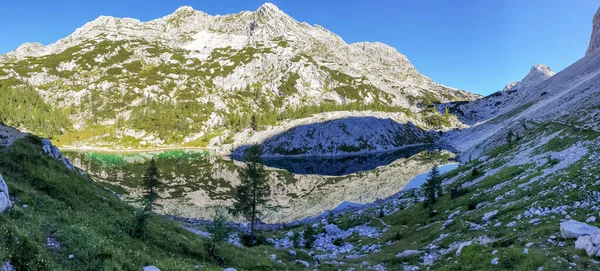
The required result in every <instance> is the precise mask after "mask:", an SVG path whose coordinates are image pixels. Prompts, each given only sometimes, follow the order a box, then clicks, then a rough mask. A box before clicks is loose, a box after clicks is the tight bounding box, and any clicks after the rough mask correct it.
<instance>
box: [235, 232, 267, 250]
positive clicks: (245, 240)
mask: <svg viewBox="0 0 600 271" xmlns="http://www.w3.org/2000/svg"><path fill="white" fill-rule="evenodd" d="M252 239H253V238H252V236H250V235H249V234H244V235H242V238H241V243H242V245H244V246H246V247H254V246H262V245H266V244H268V242H267V238H266V237H264V236H262V235H256V236H255V237H254V242H253V241H252Z"/></svg>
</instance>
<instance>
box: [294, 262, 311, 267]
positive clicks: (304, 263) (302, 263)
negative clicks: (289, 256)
mask: <svg viewBox="0 0 600 271" xmlns="http://www.w3.org/2000/svg"><path fill="white" fill-rule="evenodd" d="M294 262H295V263H299V264H301V265H304V266H305V267H307V268H308V267H309V266H310V264H309V263H308V262H307V261H302V260H295V261H294Z"/></svg>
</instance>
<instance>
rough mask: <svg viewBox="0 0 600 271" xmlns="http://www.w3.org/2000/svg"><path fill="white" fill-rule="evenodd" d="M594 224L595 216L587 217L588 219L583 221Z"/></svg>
mask: <svg viewBox="0 0 600 271" xmlns="http://www.w3.org/2000/svg"><path fill="white" fill-rule="evenodd" d="M594 222H596V217H595V216H590V217H588V219H586V220H585V223H594Z"/></svg>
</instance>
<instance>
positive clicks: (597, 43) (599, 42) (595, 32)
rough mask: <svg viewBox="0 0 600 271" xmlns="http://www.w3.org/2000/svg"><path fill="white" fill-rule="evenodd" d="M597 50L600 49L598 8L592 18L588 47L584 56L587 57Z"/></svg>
mask: <svg viewBox="0 0 600 271" xmlns="http://www.w3.org/2000/svg"><path fill="white" fill-rule="evenodd" d="M598 48H600V8H598V11H597V12H596V16H594V20H593V27H592V37H591V38H590V46H589V47H588V50H587V52H586V53H585V55H586V56H587V55H589V54H590V53H592V52H593V51H595V50H596V49H598Z"/></svg>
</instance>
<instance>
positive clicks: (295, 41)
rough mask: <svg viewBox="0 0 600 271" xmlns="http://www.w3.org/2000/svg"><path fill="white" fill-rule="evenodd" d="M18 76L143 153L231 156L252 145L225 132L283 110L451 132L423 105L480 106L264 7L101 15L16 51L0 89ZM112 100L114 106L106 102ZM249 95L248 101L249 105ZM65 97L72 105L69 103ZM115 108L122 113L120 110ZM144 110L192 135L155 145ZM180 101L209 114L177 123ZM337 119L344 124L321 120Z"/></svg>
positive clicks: (404, 66) (370, 46) (387, 56)
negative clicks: (355, 113) (384, 116)
mask: <svg viewBox="0 0 600 271" xmlns="http://www.w3.org/2000/svg"><path fill="white" fill-rule="evenodd" d="M28 56H33V57H35V58H40V59H31V58H29V59H28ZM16 75H18V77H19V78H21V80H22V81H23V82H22V83H21V82H18V83H19V84H22V85H25V84H30V85H32V86H34V87H40V88H39V91H40V92H42V91H43V93H44V94H48V95H42V96H43V97H45V98H47V102H48V103H50V104H54V105H55V106H56V107H59V108H74V107H77V108H78V109H79V110H80V112H79V113H78V115H77V116H76V117H73V118H71V119H70V121H72V123H73V124H75V122H77V126H76V127H77V128H73V129H86V124H85V121H86V120H87V119H88V118H91V117H93V115H94V114H95V111H93V110H88V108H90V107H92V106H90V107H88V106H86V105H85V104H86V103H89V101H94V102H97V103H98V104H102V105H103V106H101V105H98V107H101V108H102V110H107V112H109V111H110V113H109V114H106V115H104V116H103V118H106V119H105V121H104V123H106V125H111V124H112V123H114V122H115V121H116V120H115V119H116V118H117V117H118V116H123V118H124V119H125V122H126V124H125V126H123V127H131V129H129V130H127V131H125V130H123V133H127V135H125V134H123V135H122V137H123V138H124V137H125V136H133V137H135V138H136V139H139V141H140V144H142V145H144V146H149V145H156V146H162V145H164V144H171V145H173V144H182V143H188V142H194V141H199V140H204V141H203V143H202V144H203V145H205V146H206V145H209V147H212V146H216V147H219V148H220V146H222V145H223V144H221V143H222V142H225V140H226V141H227V142H234V143H233V144H232V145H231V146H226V147H224V148H230V147H236V146H237V145H236V144H238V143H240V144H241V143H245V142H247V141H249V140H252V138H251V137H248V136H246V135H241V136H239V137H235V133H237V132H238V131H239V129H238V130H236V131H235V132H234V131H233V130H232V131H229V130H227V129H224V128H222V127H225V126H227V127H230V126H232V125H231V124H235V125H239V126H240V127H241V128H246V127H245V126H247V125H246V122H247V121H246V119H247V118H248V117H249V116H250V114H264V115H265V117H261V118H262V119H263V120H264V122H265V123H267V116H274V114H281V115H282V116H281V117H285V118H288V119H292V120H293V119H294V118H296V116H295V115H294V116H293V117H288V116H287V112H283V111H284V110H283V109H285V110H292V109H294V110H295V109H302V110H303V109H306V108H310V110H313V109H312V108H316V107H324V109H319V111H321V110H326V111H327V112H334V111H335V112H346V111H348V110H347V109H348V108H351V107H350V106H353V108H361V110H362V108H373V109H376V110H380V109H382V108H388V107H392V108H400V107H401V108H403V109H406V110H407V111H408V110H410V112H411V113H410V115H411V118H412V116H415V117H414V120H413V119H410V120H409V118H405V117H403V116H402V117H399V118H398V119H399V120H401V121H403V122H407V121H412V122H413V123H415V124H418V125H420V126H422V127H428V126H430V127H432V128H436V129H437V128H439V129H448V128H447V127H441V126H440V125H439V124H444V125H446V126H448V127H449V126H451V125H453V124H450V122H443V123H440V122H437V121H436V119H435V118H436V117H434V116H430V115H431V114H436V113H437V114H438V115H439V112H429V111H428V112H423V113H422V114H421V110H422V108H423V104H425V103H431V102H440V103H443V102H449V101H464V100H473V99H475V98H478V95H474V94H471V93H467V92H464V91H461V90H457V89H452V88H449V87H445V86H442V85H439V84H436V83H435V82H434V81H433V80H431V79H430V78H428V77H426V76H424V75H422V74H420V73H419V72H418V71H417V70H416V69H415V67H414V66H413V65H412V64H411V63H410V61H409V60H408V59H407V57H406V56H404V55H402V54H401V53H400V52H398V51H397V50H396V49H395V48H393V47H390V46H388V45H385V44H383V43H379V42H360V43H354V44H347V43H346V42H344V40H343V39H342V38H341V37H339V36H338V35H336V34H335V33H332V32H330V31H329V30H326V29H325V28H323V27H320V26H312V25H310V24H308V23H300V22H298V21H296V20H295V19H294V18H292V17H290V16H289V15H287V14H286V13H284V12H283V11H281V10H280V9H279V8H278V7H277V6H275V5H273V4H271V3H266V4H264V5H262V6H260V7H259V8H258V9H257V10H256V11H243V12H239V13H237V14H227V15H209V14H206V13H203V12H202V11H198V10H194V9H193V8H192V7H189V6H184V7H180V8H178V9H177V10H175V11H174V12H173V13H171V14H169V15H166V16H163V17H161V18H157V19H154V20H151V21H146V22H142V21H140V20H137V19H129V18H123V19H120V18H115V17H111V16H100V17H98V18H97V19H95V20H93V21H91V22H88V23H86V24H85V25H83V26H82V27H80V28H78V29H77V30H75V32H74V33H73V34H71V35H69V36H67V37H65V38H63V39H61V40H59V41H57V42H55V43H54V44H50V45H48V46H42V45H41V44H30V45H24V46H22V48H20V49H19V50H18V51H15V52H12V53H9V54H8V55H7V56H5V57H0V80H2V78H7V77H9V76H16ZM57 82H61V83H60V84H58V83H57ZM41 86H44V89H42V88H41ZM109 90H110V91H109ZM117 93H118V95H122V96H119V98H117V96H114V95H113V94H115V95H117ZM248 93H252V95H251V97H253V99H252V100H247V99H246V97H250V96H248ZM73 96H76V97H77V98H75V99H66V97H73ZM92 96H93V98H92ZM120 97H127V99H128V101H130V102H131V103H129V104H125V103H117V101H118V100H119V99H121V98H120ZM152 100H161V101H169V103H167V105H165V106H163V108H161V111H162V112H165V111H167V109H166V108H164V107H169V106H171V107H173V108H170V110H172V111H173V112H174V113H173V114H174V115H177V116H181V117H182V124H181V125H179V126H178V127H192V128H193V129H192V128H186V129H183V130H185V131H176V129H170V130H171V131H172V132H173V133H174V134H175V136H176V137H178V138H177V139H173V138H174V137H171V139H167V140H164V139H162V138H166V135H165V134H164V133H163V134H161V135H159V134H158V131H159V130H161V129H158V128H148V127H147V126H145V127H142V124H143V123H146V122H147V120H142V119H140V118H141V117H143V114H144V113H135V112H136V111H137V110H142V111H143V109H144V108H147V107H149V106H150V103H152ZM189 101H194V102H195V104H196V105H198V106H199V107H200V108H205V109H206V110H204V111H203V112H201V113H192V112H195V111H194V110H187V111H186V112H190V113H189V114H188V113H179V112H178V110H181V109H180V108H177V105H180V104H185V103H186V102H189ZM198 110H200V109H198ZM353 110H355V109H353ZM365 110H367V109H365ZM395 110H397V109H395ZM175 112H177V113H175ZM185 114H188V115H185ZM342 114H346V113H338V114H331V116H330V117H328V118H331V119H334V118H337V117H339V116H341V115H342ZM184 115H185V116H184ZM407 115H408V114H407ZM419 115H420V117H417V116H419ZM344 116H346V115H344ZM348 116H351V115H348ZM281 117H280V118H281ZM438 117H439V116H438ZM76 118H77V120H75V119H76ZM228 123H229V124H228ZM272 123H273V122H271V121H270V122H269V124H272ZM454 123H455V124H457V122H454ZM457 125H458V124H457ZM74 127H75V126H74ZM70 128H71V127H68V128H67V129H70ZM124 129H125V128H124ZM223 130H226V131H224V132H222V131H223ZM135 131H139V132H135ZM213 131H217V132H218V133H222V134H223V135H222V136H220V137H219V138H218V139H215V140H214V141H213V142H212V143H211V142H209V139H210V137H209V136H212V137H216V136H217V135H218V133H217V132H214V133H213ZM99 136H100V137H98V138H101V137H102V136H103V135H99ZM169 141H170V142H169ZM204 142H205V143H204ZM90 143H91V144H95V143H94V142H90ZM102 144H103V143H102ZM217 151H223V152H227V151H228V149H218V150H217Z"/></svg>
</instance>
